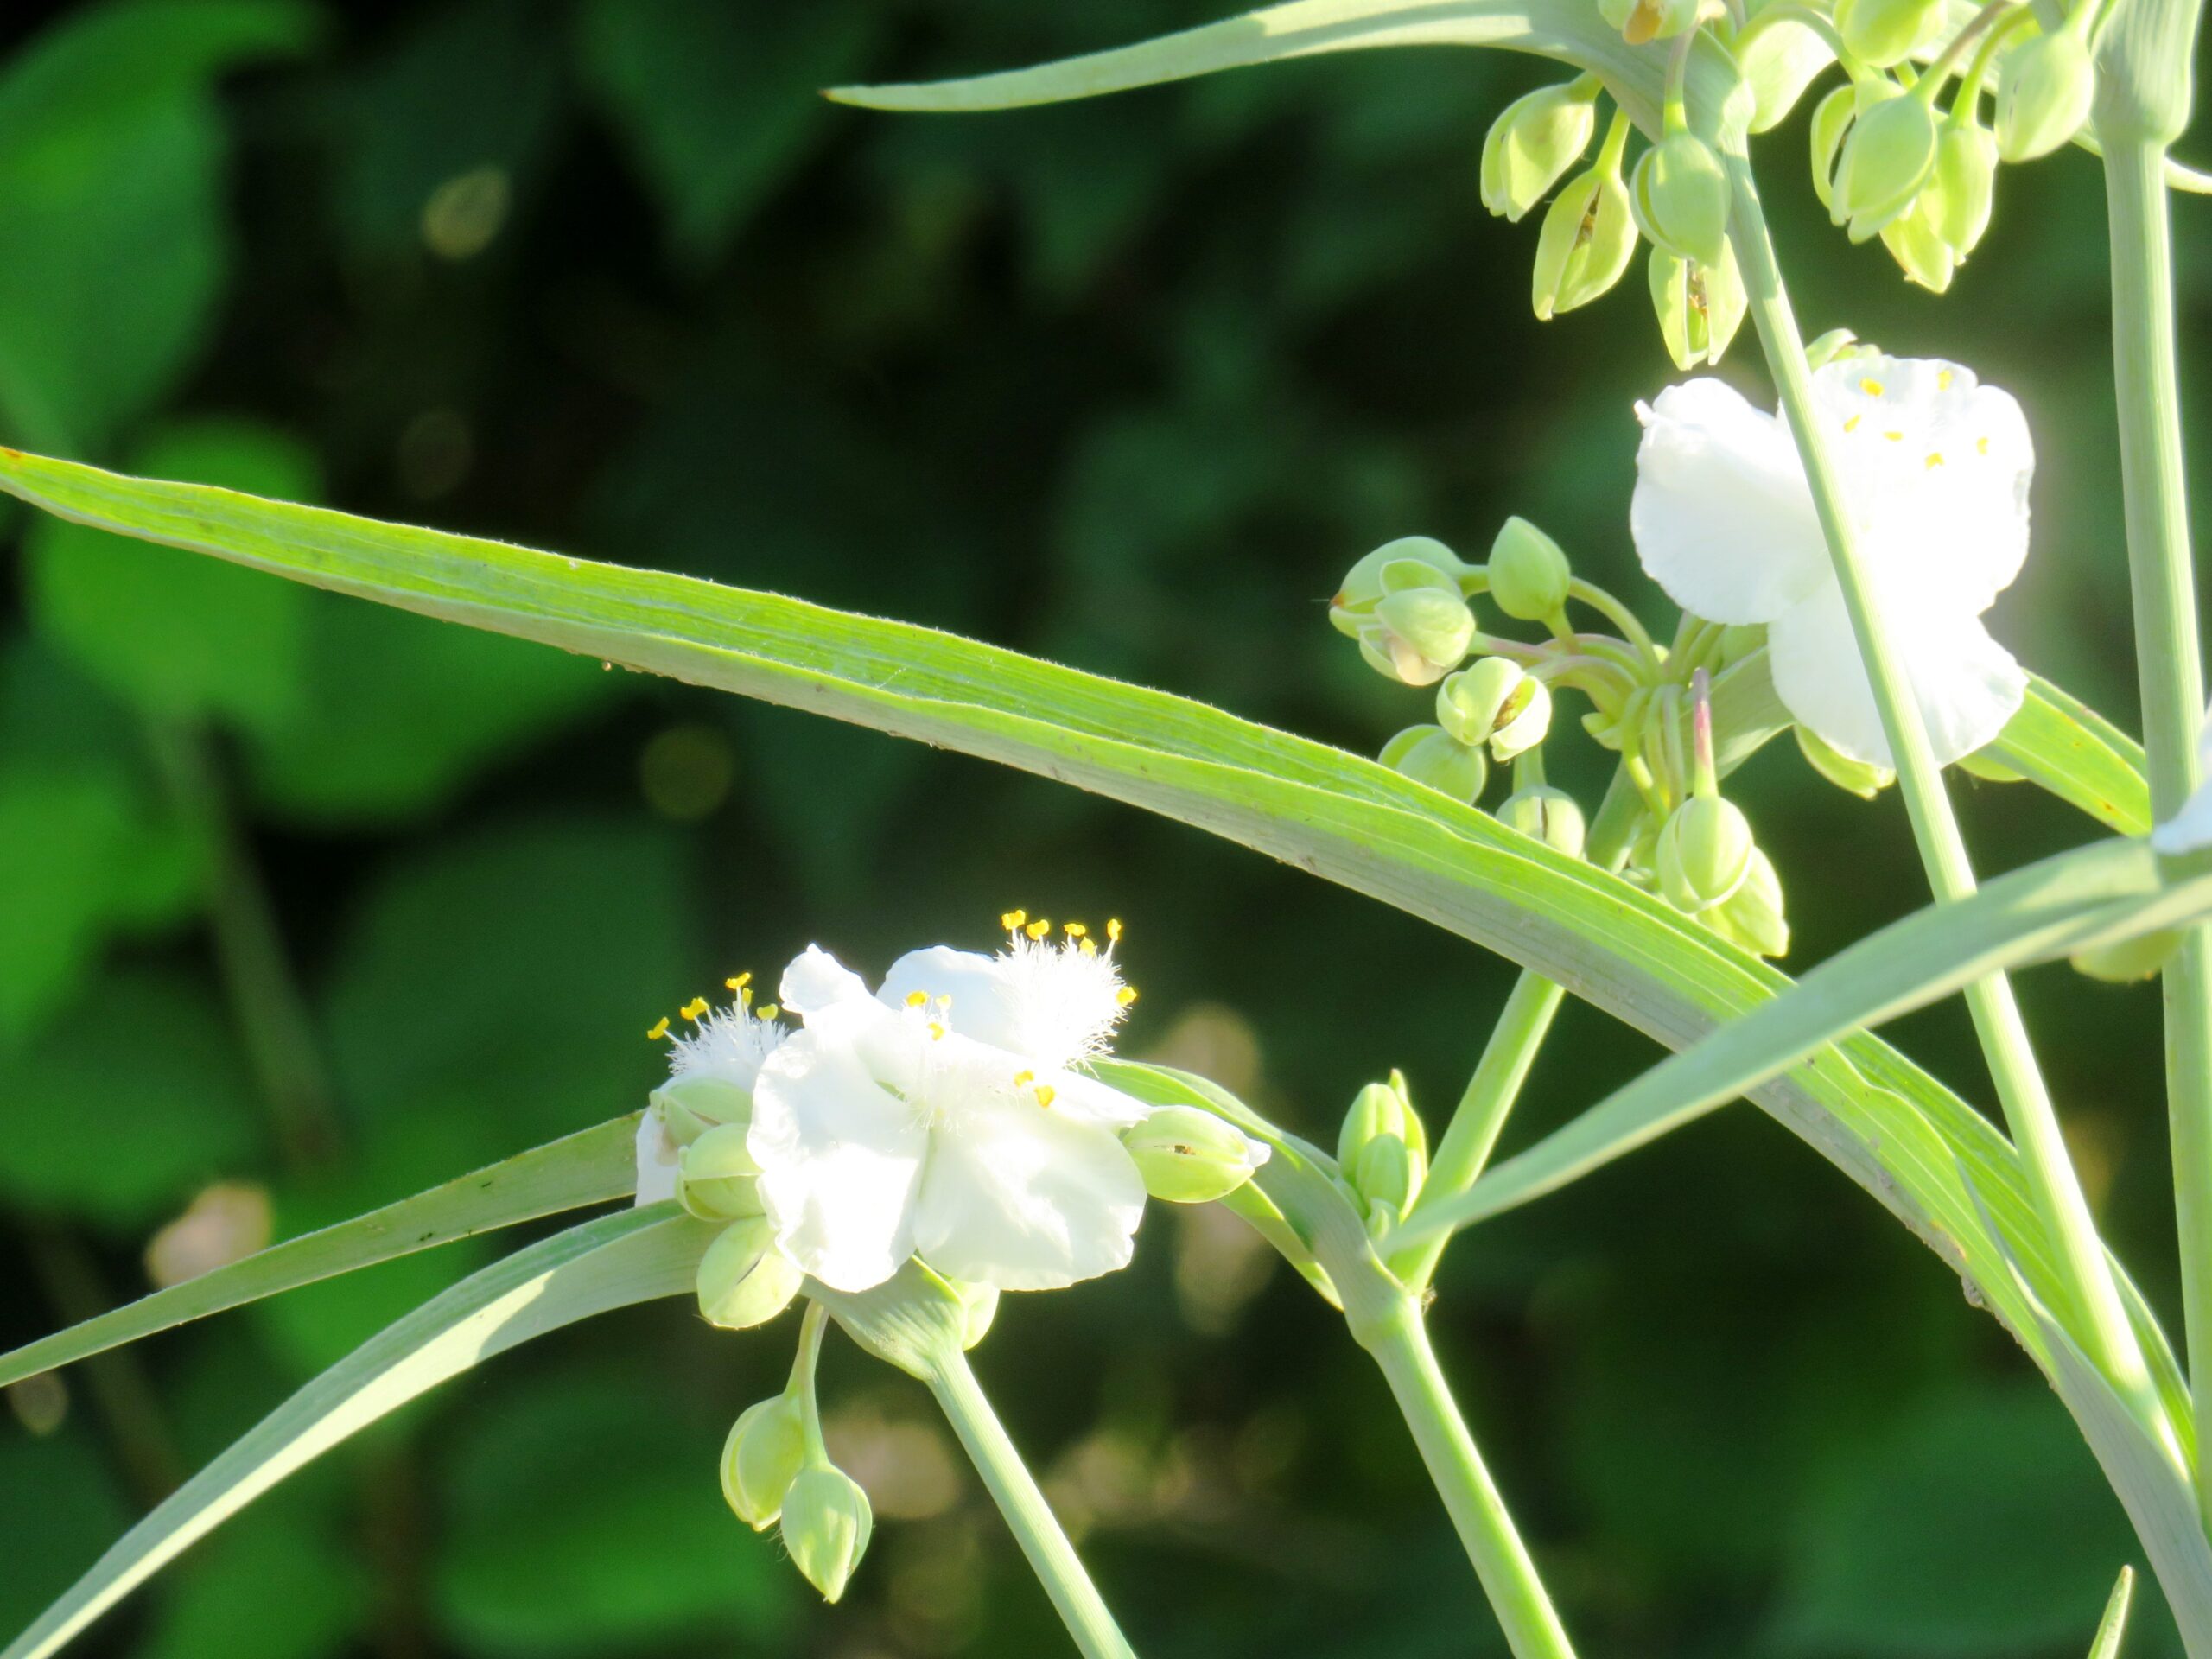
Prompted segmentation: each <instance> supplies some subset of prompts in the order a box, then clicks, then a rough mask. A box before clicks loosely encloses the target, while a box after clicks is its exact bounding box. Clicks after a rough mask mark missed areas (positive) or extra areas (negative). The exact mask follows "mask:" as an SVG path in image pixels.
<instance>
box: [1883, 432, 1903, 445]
mask: <svg viewBox="0 0 2212 1659" xmlns="http://www.w3.org/2000/svg"><path fill="white" fill-rule="evenodd" d="M1882 435H1883V436H1884V437H1885V438H1887V439H1888V440H1889V441H1890V442H1891V443H1903V442H1904V433H1902V432H1885V433H1883V434H1882Z"/></svg>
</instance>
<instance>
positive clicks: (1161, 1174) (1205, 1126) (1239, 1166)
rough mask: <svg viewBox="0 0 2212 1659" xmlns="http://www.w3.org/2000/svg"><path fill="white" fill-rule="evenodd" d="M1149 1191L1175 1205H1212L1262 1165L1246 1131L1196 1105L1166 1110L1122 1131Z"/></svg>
mask: <svg viewBox="0 0 2212 1659" xmlns="http://www.w3.org/2000/svg"><path fill="white" fill-rule="evenodd" d="M1122 1145H1123V1146H1124V1147H1128V1153H1129V1156H1130V1157H1131V1158H1132V1159H1134V1160H1135V1162H1136V1166H1137V1173H1138V1174H1140V1175H1141V1176H1143V1177H1144V1190H1145V1191H1146V1192H1148V1193H1150V1194H1151V1195H1152V1196H1153V1197H1154V1198H1164V1199H1165V1200H1166V1201H1167V1202H1168V1203H1170V1204H1210V1203H1211V1202H1212V1201H1213V1200H1214V1199H1216V1198H1226V1197H1228V1195H1229V1194H1230V1193H1231V1192H1235V1191H1236V1189H1237V1188H1238V1187H1240V1186H1242V1185H1244V1183H1245V1182H1247V1181H1249V1180H1250V1179H1252V1172H1253V1171H1254V1170H1255V1169H1256V1168H1257V1167H1258V1166H1259V1161H1260V1160H1258V1159H1256V1158H1255V1157H1254V1156H1253V1148H1252V1142H1251V1141H1249V1140H1247V1139H1246V1138H1245V1136H1244V1134H1243V1131H1242V1130H1240V1129H1237V1128H1233V1127H1232V1126H1231V1125H1230V1124H1228V1123H1225V1122H1223V1121H1222V1120H1221V1119H1220V1118H1218V1117H1216V1116H1214V1115H1213V1114H1212V1113H1211V1112H1208V1111H1201V1110H1200V1109H1198V1108H1197V1107H1195V1106H1163V1107H1160V1109H1158V1110H1156V1111H1154V1113H1153V1114H1152V1115H1151V1116H1148V1117H1147V1118H1146V1119H1145V1120H1144V1121H1143V1122H1141V1123H1137V1124H1135V1125H1133V1126H1132V1127H1131V1128H1126V1129H1124V1130H1122Z"/></svg>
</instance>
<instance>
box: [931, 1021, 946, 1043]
mask: <svg viewBox="0 0 2212 1659" xmlns="http://www.w3.org/2000/svg"><path fill="white" fill-rule="evenodd" d="M930 1041H931V1042H933V1043H941V1042H943V1041H944V1027H943V1026H941V1025H939V1024H938V1022H937V1021H936V1020H931V1021H930Z"/></svg>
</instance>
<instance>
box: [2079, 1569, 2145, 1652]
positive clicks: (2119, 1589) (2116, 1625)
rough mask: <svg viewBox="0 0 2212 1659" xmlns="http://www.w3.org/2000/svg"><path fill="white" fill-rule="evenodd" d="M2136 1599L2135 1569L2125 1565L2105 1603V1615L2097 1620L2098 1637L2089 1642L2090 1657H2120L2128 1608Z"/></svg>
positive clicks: (2125, 1631)
mask: <svg viewBox="0 0 2212 1659" xmlns="http://www.w3.org/2000/svg"><path fill="white" fill-rule="evenodd" d="M2134 1599H2135V1569H2134V1568H2133V1567H2121V1568H2120V1577H2119V1578H2118V1579H2117V1580H2114V1581H2113V1586H2112V1596H2111V1599H2109V1600H2107V1602H2106V1603H2105V1616H2104V1617H2103V1618H2101V1619H2099V1620H2098V1621H2097V1634H2096V1638H2095V1639H2094V1641H2092V1642H2091V1643H2089V1659H2120V1643H2122V1642H2124V1641H2126V1639H2127V1609H2128V1605H2129V1604H2130V1603H2131V1602H2133V1600H2134Z"/></svg>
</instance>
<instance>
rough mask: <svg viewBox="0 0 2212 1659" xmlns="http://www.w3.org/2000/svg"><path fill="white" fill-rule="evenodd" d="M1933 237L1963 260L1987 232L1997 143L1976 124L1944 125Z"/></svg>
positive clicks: (1938, 153)
mask: <svg viewBox="0 0 2212 1659" xmlns="http://www.w3.org/2000/svg"><path fill="white" fill-rule="evenodd" d="M1935 182H1936V234H1937V235H1939V236H1941V237H1942V238H1943V239H1944V240H1945V241H1946V242H1948V243H1949V244H1950V245H1951V246H1952V248H1953V249H1954V250H1955V251H1956V252H1957V254H1958V257H1960V258H1961V259H1962V260H1963V259H1964V258H1965V257H1967V255H1968V254H1970V253H1972V252H1973V251H1974V245H1976V244H1977V243H1979V242H1980V240H1981V236H1982V232H1985V231H1986V230H1987V229H1988V228H1989V210H1990V207H1991V206H1992V205H1993V197H1994V194H1995V191H1996V184H1997V139H1996V137H1995V136H1994V135H1993V134H1992V133H1991V132H1990V130H1989V129H1988V128H1986V127H1985V126H1982V125H1981V124H1980V123H1978V122H1973V123H1965V124H1961V123H1958V122H1952V121H1946V122H1945V123H1944V124H1943V136H1942V139H1941V140H1940V141H1939V142H1938V143H1937V144H1936V181H1935Z"/></svg>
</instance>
